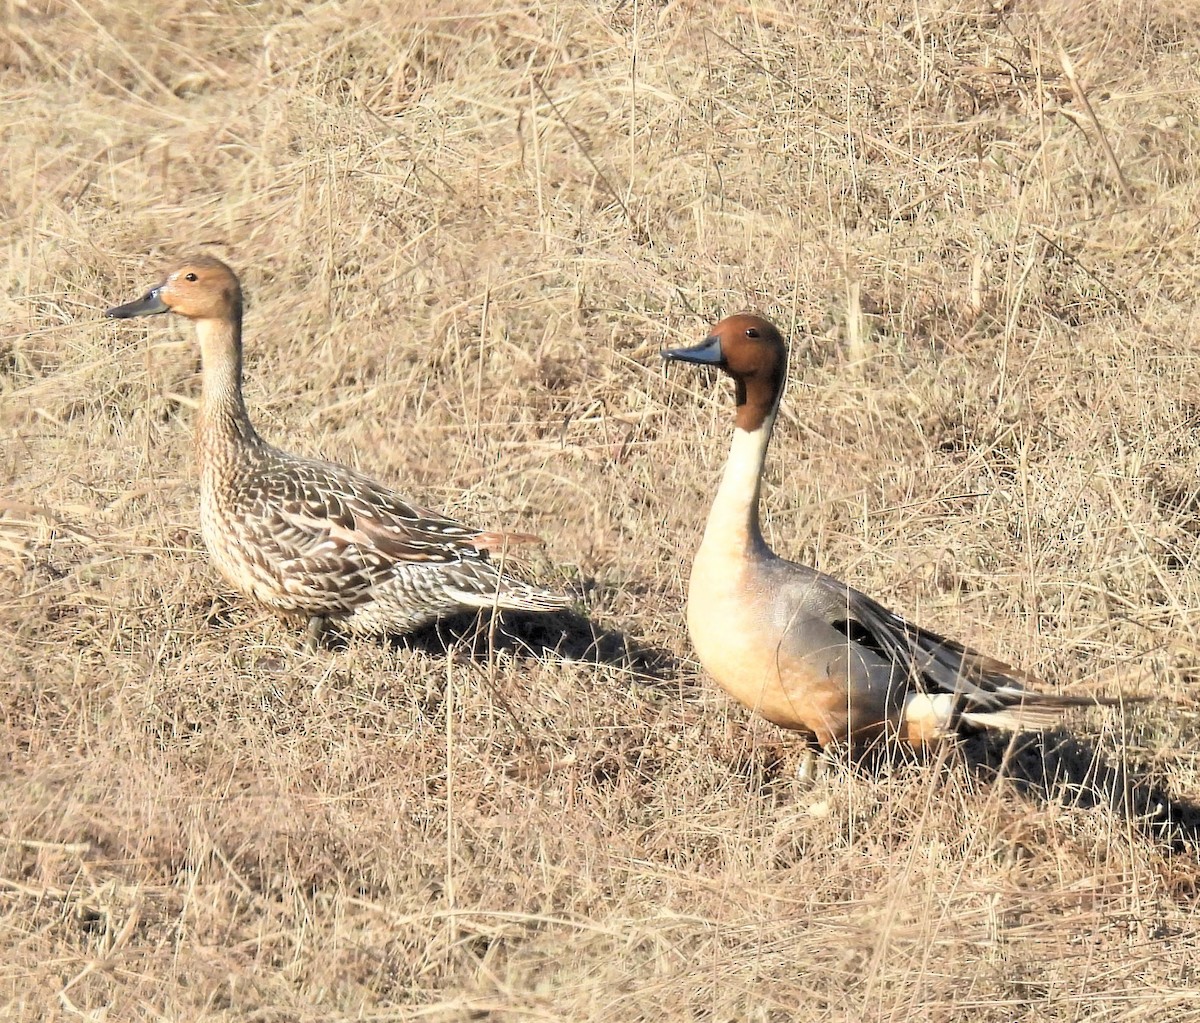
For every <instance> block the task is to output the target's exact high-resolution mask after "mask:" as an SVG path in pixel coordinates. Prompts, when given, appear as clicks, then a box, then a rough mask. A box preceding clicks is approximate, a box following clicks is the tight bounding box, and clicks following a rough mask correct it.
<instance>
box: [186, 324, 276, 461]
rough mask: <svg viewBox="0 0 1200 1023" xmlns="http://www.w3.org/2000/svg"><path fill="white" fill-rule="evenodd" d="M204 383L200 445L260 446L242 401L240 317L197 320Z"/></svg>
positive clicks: (202, 389)
mask: <svg viewBox="0 0 1200 1023" xmlns="http://www.w3.org/2000/svg"><path fill="white" fill-rule="evenodd" d="M196 337H197V339H198V340H199V342H200V362H201V365H202V368H203V376H204V382H203V386H202V388H201V396H200V419H199V423H198V426H199V431H200V439H201V441H202V444H212V443H217V444H223V445H232V446H233V447H237V448H240V447H246V446H254V445H257V444H259V443H260V442H259V439H258V434H257V433H255V432H254V427H253V426H252V425H251V423H250V417H249V416H248V415H247V414H246V405H245V402H244V401H243V400H242V317H241V310H235V311H234V315H232V316H231V317H230V318H229V319H220V320H197V321H196Z"/></svg>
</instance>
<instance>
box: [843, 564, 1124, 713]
mask: <svg viewBox="0 0 1200 1023" xmlns="http://www.w3.org/2000/svg"><path fill="white" fill-rule="evenodd" d="M825 578H826V579H829V577H825ZM829 581H830V582H833V583H834V584H835V585H836V586H837V588H838V591H839V595H840V597H841V599H842V602H843V605H842V606H843V607H844V611H845V613H844V614H840V615H838V614H835V615H834V616H833V620H832V621H831V622H830V624H831V625H833V627H834V628H836V629H837V630H838V631H840V632H842V633H844V634H845V635H846V637H847V639H848V640H849V641H850V642H852V643H855V644H858V645H859V646H862V647H865V648H867V649H869V650H871V651H873V652H874V653H876V654H877V655H879V656H880V657H883V658H884V659H885V660H886V661H889V662H891V664H893V665H894V666H895V670H896V671H897V672H898V673H899V676H898V677H899V679H902V680H905V681H907V683H908V685H909V687H910V688H911V690H912V691H913V692H915V693H920V694H924V695H925V696H927V697H930V698H938V697H942V698H943V699H935V700H933V701H925V704H926V705H928V706H930V707H934V708H935V709H934V710H931V711H930V712H931V713H936V714H937V716H938V717H941V718H943V720H942V721H940V722H939V728H941V729H953V728H954V727H956V726H957V725H958V724H959V723H965V724H967V725H971V726H975V727H985V728H987V727H992V728H1005V729H1013V728H1017V727H1021V728H1047V727H1051V726H1053V725H1054V724H1056V723H1057V722H1058V720H1059V719H1060V717H1061V715H1062V712H1063V711H1064V710H1066V709H1068V708H1071V707H1081V706H1094V705H1096V704H1107V703H1116V702H1119V700H1120V698H1119V697H1118V698H1116V699H1111V700H1110V699H1105V698H1097V697H1091V696H1064V695H1060V694H1054V693H1044V692H1037V691H1034V690H1030V689H1027V688H1025V685H1026V684H1027V683H1037V682H1038V679H1037V678H1036V677H1035V676H1033V675H1031V674H1029V673H1028V672H1025V671H1022V670H1021V669H1019V668H1014V667H1012V666H1011V665H1009V664H1006V663H1005V662H1004V661H1001V660H998V659H996V658H994V657H988V656H987V655H986V654H981V653H980V652H979V651H978V650H974V649H972V648H971V647H968V646H964V645H963V644H961V643H958V642H956V641H954V640H952V639H947V638H946V637H945V636H941V635H939V634H938V633H936V632H932V631H930V630H929V629H923V628H921V627H920V626H919V625H914V624H913V623H912V622H910V621H908V620H907V619H905V618H902V617H901V616H900V615H898V614H896V613H895V612H893V611H889V610H888V609H887V608H886V607H884V606H883V605H882V604H880V603H878V602H877V601H875V600H872V599H871V598H870V597H868V596H867V595H866V594H864V593H861V592H859V591H858V590H856V589H854V588H853V587H850V586H847V585H846V584H844V583H836V581H834V580H832V579H830V580H829ZM944 697H949V698H950V699H949V700H945V699H944Z"/></svg>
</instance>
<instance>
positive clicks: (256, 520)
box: [239, 457, 537, 589]
mask: <svg viewBox="0 0 1200 1023" xmlns="http://www.w3.org/2000/svg"><path fill="white" fill-rule="evenodd" d="M240 503H241V507H240V509H239V517H240V518H241V520H242V522H243V524H244V528H246V529H247V530H252V531H253V533H254V536H255V539H256V542H257V543H258V544H259V545H260V546H264V547H266V546H269V547H270V548H271V549H272V551H273V553H274V555H275V557H276V558H277V559H278V560H279V561H280V562H283V563H286V564H287V570H288V571H290V572H294V573H297V574H303V573H305V572H311V573H314V574H320V575H323V576H326V577H329V576H337V577H341V578H343V579H345V580H347V584H348V587H349V588H350V589H354V588H355V587H356V586H357V585H360V584H364V585H370V584H372V583H374V582H375V581H377V580H378V579H379V578H380V577H381V576H382V575H384V574H386V573H387V572H390V571H392V570H394V569H395V568H396V567H398V566H401V565H405V564H408V565H417V564H423V565H431V566H432V565H439V564H440V565H458V564H463V563H467V562H475V563H479V562H487V561H489V560H490V556H491V554H493V553H496V552H501V551H505V550H506V549H507V548H509V547H510V546H513V545H516V544H520V543H529V542H534V541H536V540H537V537H533V536H529V535H528V534H522V533H504V532H499V531H495V530H480V529H473V528H471V527H470V526H466V525H463V524H462V523H461V522H457V521H455V520H454V519H451V518H448V517H446V516H445V515H442V514H440V513H438V512H435V511H431V510H430V509H428V508H424V507H422V506H420V505H417V504H413V503H411V502H409V501H406V500H404V499H403V498H401V497H400V496H399V495H397V494H395V493H393V492H392V491H390V490H388V489H387V488H385V487H383V486H381V485H380V484H379V483H376V482H375V481H374V480H372V479H370V478H369V477H366V476H363V475H362V474H360V473H357V472H354V471H353V470H350V469H347V468H345V467H344V466H339V465H335V464H333V463H328V462H319V461H316V460H309V459H304V460H301V459H292V458H287V457H277V458H272V459H270V460H269V461H268V462H267V463H266V464H265V465H263V466H262V467H261V468H260V469H259V471H258V472H257V473H256V474H255V477H254V479H253V481H252V483H250V484H248V485H247V486H246V487H245V488H244V489H243V493H242V501H241V502H240Z"/></svg>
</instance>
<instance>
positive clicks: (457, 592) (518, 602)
mask: <svg viewBox="0 0 1200 1023" xmlns="http://www.w3.org/2000/svg"><path fill="white" fill-rule="evenodd" d="M447 595H448V596H450V597H452V598H454V599H455V600H457V601H459V602H460V603H461V604H462V605H463V606H464V607H480V608H489V607H496V608H499V609H500V610H502V611H561V610H563V608H566V607H570V606H571V598H570V597H567V596H565V595H563V594H561V593H553V592H551V591H550V590H544V589H542V588H541V587H540V586H532V585H530V584H529V583H523V582H520V581H518V580H515V579H508V578H504V577H500V578H497V579H496V580H493V585H492V587H491V588H490V589H488V588H484V587H480V588H477V589H469V590H468V589H451V590H448V593H447Z"/></svg>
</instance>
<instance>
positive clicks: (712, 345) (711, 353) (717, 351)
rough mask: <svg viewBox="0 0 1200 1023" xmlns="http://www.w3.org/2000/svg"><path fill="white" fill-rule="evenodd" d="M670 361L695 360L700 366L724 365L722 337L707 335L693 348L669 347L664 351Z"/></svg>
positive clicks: (665, 356) (665, 357)
mask: <svg viewBox="0 0 1200 1023" xmlns="http://www.w3.org/2000/svg"><path fill="white" fill-rule="evenodd" d="M662 357H663V358H664V359H666V360H667V361H668V362H694V363H696V364H697V365H699V366H723V365H724V364H725V356H724V355H723V354H722V353H721V339H720V338H719V337H717V336H716V335H715V334H714V335H712V336H710V337H706V338H705V339H704V340H703V341H701V342H700V343H699V344H698V345H692V346H691V348H668V349H666V350H665V351H664V352H663V353H662Z"/></svg>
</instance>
